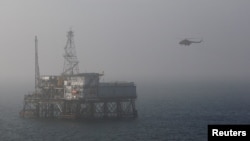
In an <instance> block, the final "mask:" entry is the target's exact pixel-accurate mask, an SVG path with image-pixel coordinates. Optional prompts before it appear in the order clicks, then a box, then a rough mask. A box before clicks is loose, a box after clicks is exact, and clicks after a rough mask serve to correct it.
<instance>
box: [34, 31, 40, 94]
mask: <svg viewBox="0 0 250 141" xmlns="http://www.w3.org/2000/svg"><path fill="white" fill-rule="evenodd" d="M39 79H40V72H39V63H38V40H37V36H35V92H36V93H37V92H38V88H39Z"/></svg>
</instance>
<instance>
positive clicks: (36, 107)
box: [20, 30, 137, 119]
mask: <svg viewBox="0 0 250 141" xmlns="http://www.w3.org/2000/svg"><path fill="white" fill-rule="evenodd" d="M67 38H68V40H67V44H66V46H65V48H64V50H65V54H64V59H65V61H64V68H63V73H62V74H61V75H41V76H40V73H39V64H38V39H37V37H35V60H36V61H35V68H36V69H35V91H34V92H33V93H32V94H28V95H25V96H24V105H23V108H22V110H21V112H20V116H21V117H34V118H70V119H76V118H91V119H92V118H123V117H137V110H136V107H135V101H136V98H137V94H136V86H135V84H134V83H133V82H118V81H117V82H100V77H102V76H103V75H104V74H103V73H102V74H100V73H92V72H91V73H79V67H78V63H79V62H78V60H77V56H76V51H75V46H74V42H73V31H72V30H70V31H69V32H68V34H67Z"/></svg>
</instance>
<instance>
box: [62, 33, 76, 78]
mask: <svg viewBox="0 0 250 141" xmlns="http://www.w3.org/2000/svg"><path fill="white" fill-rule="evenodd" d="M73 36H74V34H73V31H72V30H70V31H69V32H68V34H67V38H68V40H67V43H66V46H65V48H64V50H65V54H64V56H63V57H64V66H63V73H62V74H63V75H73V74H78V73H79V66H78V63H79V62H78V59H77V56H76V49H75V44H74V40H73Z"/></svg>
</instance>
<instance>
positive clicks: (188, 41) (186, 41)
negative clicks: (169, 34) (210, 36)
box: [179, 39, 203, 46]
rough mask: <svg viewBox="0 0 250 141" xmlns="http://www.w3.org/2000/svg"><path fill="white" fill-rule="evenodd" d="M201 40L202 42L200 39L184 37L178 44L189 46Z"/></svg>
mask: <svg viewBox="0 0 250 141" xmlns="http://www.w3.org/2000/svg"><path fill="white" fill-rule="evenodd" d="M201 42H203V40H200V41H191V40H188V39H184V40H182V41H180V42H179V44H180V45H185V46H189V45H191V44H192V43H201Z"/></svg>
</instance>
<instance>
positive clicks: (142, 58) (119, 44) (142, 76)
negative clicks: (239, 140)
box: [0, 0, 250, 141]
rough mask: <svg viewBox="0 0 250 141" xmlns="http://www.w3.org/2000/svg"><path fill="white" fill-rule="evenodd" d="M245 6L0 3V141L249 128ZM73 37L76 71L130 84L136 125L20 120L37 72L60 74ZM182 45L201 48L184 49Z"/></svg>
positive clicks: (193, 135) (249, 33)
mask: <svg viewBox="0 0 250 141" xmlns="http://www.w3.org/2000/svg"><path fill="white" fill-rule="evenodd" d="M249 5H250V2H249V1H243V0H239V1H235V0H217V1H211V0H204V1H200V0H188V1H180V0H176V1H168V0H164V1H163V0H156V1H151V0H126V1H117V0H107V1H102V0H96V1H93V0H82V1H77V0H71V1H66V0H53V1H46V0H37V1H32V0H26V1H18V0H3V1H1V3H0V17H1V19H0V21H1V26H0V30H1V33H0V39H1V41H0V48H1V52H0V66H1V71H0V72H1V73H0V140H32V141H33V140H170V141H171V140H173V141H177V140H178V141H179V140H201V141H203V140H204V141H205V140H207V138H206V134H207V124H216V123H225V124H236V123H242V124H249V122H250V118H249V117H250V116H249V114H250V112H249V107H250V106H249V92H250V89H249V84H250V83H249V82H250V78H249V76H250V63H249V60H250V56H249V52H250V47H249V45H250V40H249V37H250V28H249V24H250V19H249V18H248V17H249V13H250V11H249ZM70 28H71V29H72V30H73V31H74V35H75V36H74V41H75V45H76V50H77V56H78V59H79V62H80V63H79V68H80V71H81V72H99V73H101V72H102V71H104V77H103V78H101V81H105V82H109V81H134V82H135V83H136V85H137V93H138V100H137V105H136V106H137V109H138V114H139V117H138V119H135V120H115V121H102V120H101V121H60V120H35V119H31V120H30V119H22V118H19V116H18V113H19V111H20V110H21V109H22V106H23V105H22V104H23V103H22V102H23V96H24V94H27V93H31V92H32V91H33V90H34V76H35V75H34V70H35V69H34V68H35V67H34V62H35V61H34V55H35V53H34V47H35V46H34V45H35V44H34V38H35V35H37V36H38V50H39V66H40V73H41V74H44V75H58V74H61V72H62V70H63V61H64V60H63V54H64V50H63V49H64V47H65V45H66V40H67V38H66V34H67V31H68V30H69V29H70ZM184 38H192V39H194V40H196V39H197V40H200V39H203V40H204V42H202V43H200V44H192V45H190V46H181V45H179V44H178V43H179V41H180V40H182V39H184Z"/></svg>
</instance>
